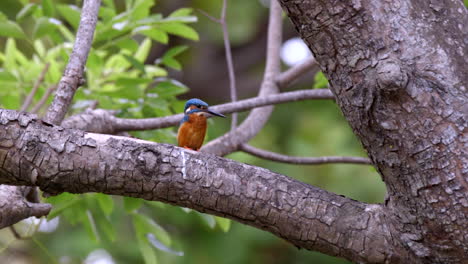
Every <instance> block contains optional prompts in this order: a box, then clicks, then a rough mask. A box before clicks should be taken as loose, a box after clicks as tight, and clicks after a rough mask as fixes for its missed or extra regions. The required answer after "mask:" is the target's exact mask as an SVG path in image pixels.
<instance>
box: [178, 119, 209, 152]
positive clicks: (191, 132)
mask: <svg viewBox="0 0 468 264" xmlns="http://www.w3.org/2000/svg"><path fill="white" fill-rule="evenodd" d="M205 134H206V117H204V116H201V115H197V114H191V115H190V117H189V120H188V121H187V122H184V123H182V125H180V127H179V131H178V133H177V141H178V143H179V147H187V148H191V149H193V150H199V149H200V148H201V146H202V144H203V140H204V139H205Z"/></svg>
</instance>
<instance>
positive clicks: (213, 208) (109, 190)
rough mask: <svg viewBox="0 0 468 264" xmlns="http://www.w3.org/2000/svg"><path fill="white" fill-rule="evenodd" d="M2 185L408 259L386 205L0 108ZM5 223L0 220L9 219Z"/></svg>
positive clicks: (310, 245) (368, 257) (363, 258)
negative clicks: (207, 216)
mask: <svg viewBox="0 0 468 264" xmlns="http://www.w3.org/2000/svg"><path fill="white" fill-rule="evenodd" d="M0 184H10V185H27V186H38V187H40V189H41V190H43V191H46V192H48V193H51V194H57V193H60V192H64V191H67V192H71V193H85V192H100V193H106V194H113V195H125V196H132V197H139V198H143V199H147V200H154V201H163V202H166V203H171V204H175V205H179V206H184V207H189V208H193V209H196V210H198V211H201V212H207V213H211V214H215V215H219V216H224V217H227V218H231V219H233V220H236V221H239V222H241V223H245V224H248V225H251V226H254V227H257V228H261V229H264V230H266V231H269V232H271V233H273V234H275V235H277V236H279V237H281V238H284V239H285V240H287V241H289V242H291V243H293V244H294V245H296V246H298V247H303V248H306V249H310V250H320V251H322V252H326V253H327V254H330V255H338V256H342V257H346V258H349V259H354V260H355V261H360V262H381V261H382V260H392V259H394V258H401V257H404V255H399V256H394V255H393V253H392V252H401V250H397V249H396V248H395V246H394V243H392V239H393V238H392V237H391V236H390V233H389V231H388V230H389V227H388V224H387V220H386V219H387V217H386V215H385V212H384V211H383V206H381V205H372V204H370V205H368V204H365V203H361V202H358V201H354V200H352V199H349V198H345V197H342V196H340V195H336V194H333V193H329V192H327V191H324V190H321V189H319V188H316V187H313V186H310V185H307V184H305V183H301V182H299V181H296V180H294V179H291V178H289V177H287V176H284V175H280V174H277V173H273V172H271V171H268V170H266V169H263V168H258V167H254V166H250V165H246V164H242V163H238V162H236V161H233V160H229V159H224V158H221V157H217V156H213V155H209V154H205V153H201V152H195V151H190V150H186V149H183V148H179V147H175V146H172V145H167V144H156V143H152V142H147V141H143V140H138V139H131V138H126V137H117V136H108V135H101V134H92V133H85V132H83V131H80V130H72V129H64V128H62V127H58V126H53V125H50V124H48V123H44V122H43V121H41V120H36V119H35V118H34V116H32V115H28V114H25V113H18V112H15V111H11V110H0ZM1 227H2V226H0V228H1Z"/></svg>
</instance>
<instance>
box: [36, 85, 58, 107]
mask: <svg viewBox="0 0 468 264" xmlns="http://www.w3.org/2000/svg"><path fill="white" fill-rule="evenodd" d="M56 88H57V85H56V84H54V85H51V86H49V88H47V90H46V91H45V93H44V94H43V95H42V97H41V99H39V101H38V102H37V103H36V105H35V106H33V108H32V110H31V113H33V114H36V113H37V112H39V110H40V109H41V107H42V106H44V104H45V103H46V102H47V99H49V96H50V95H51V94H52V93H53V92H54V90H55V89H56Z"/></svg>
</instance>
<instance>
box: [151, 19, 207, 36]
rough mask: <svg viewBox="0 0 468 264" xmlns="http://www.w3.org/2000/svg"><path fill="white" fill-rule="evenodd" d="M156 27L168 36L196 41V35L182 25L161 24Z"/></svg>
mask: <svg viewBox="0 0 468 264" xmlns="http://www.w3.org/2000/svg"><path fill="white" fill-rule="evenodd" d="M158 27H159V28H160V29H162V30H164V31H166V32H168V33H170V34H173V35H177V36H179V37H183V38H186V39H191V40H198V39H199V37H198V33H197V32H196V31H195V30H194V29H193V28H191V27H189V26H187V25H185V24H182V23H176V22H173V23H161V24H159V25H158Z"/></svg>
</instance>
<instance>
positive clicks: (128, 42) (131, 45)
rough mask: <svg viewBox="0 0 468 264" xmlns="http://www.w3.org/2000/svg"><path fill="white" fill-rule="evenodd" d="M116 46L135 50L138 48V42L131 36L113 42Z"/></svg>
mask: <svg viewBox="0 0 468 264" xmlns="http://www.w3.org/2000/svg"><path fill="white" fill-rule="evenodd" d="M115 45H117V47H119V48H121V49H124V50H129V51H131V52H135V51H136V50H137V49H138V43H137V42H136V41H135V40H133V39H131V38H123V39H121V40H119V41H117V42H116V43H115Z"/></svg>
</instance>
